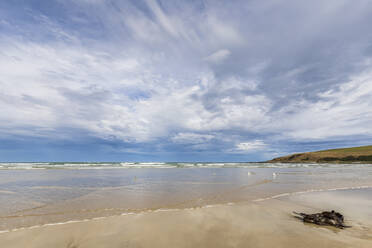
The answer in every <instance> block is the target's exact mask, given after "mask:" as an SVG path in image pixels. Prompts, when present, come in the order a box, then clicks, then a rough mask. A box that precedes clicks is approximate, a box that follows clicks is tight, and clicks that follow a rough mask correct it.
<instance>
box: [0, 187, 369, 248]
mask: <svg viewBox="0 0 372 248" xmlns="http://www.w3.org/2000/svg"><path fill="white" fill-rule="evenodd" d="M369 193H371V192H369ZM322 194H323V193H315V194H312V195H311V196H306V199H302V198H303V196H301V197H298V196H292V197H283V198H281V199H271V200H266V201H261V202H256V203H245V204H237V205H231V204H230V205H216V206H207V207H204V208H193V209H182V210H180V209H170V210H156V211H148V212H144V213H139V214H125V215H123V216H112V217H107V218H102V219H95V220H89V221H83V222H80V223H67V224H55V225H50V226H44V227H34V228H32V229H25V230H18V231H13V232H9V233H2V234H0V246H1V247H9V248H12V247H30V248H34V247H35V248H36V247H40V248H41V247H45V248H46V247H61V248H77V247H79V248H83V247H90V248H95V247H338V248H340V247H366V248H367V247H371V246H372V231H371V230H372V229H371V228H372V225H371V222H370V220H364V221H363V215H364V217H366V215H365V214H367V216H368V214H371V211H370V212H369V213H363V214H362V215H361V214H360V213H359V210H358V209H357V207H358V202H357V201H355V200H356V199H355V198H353V197H351V198H349V199H348V200H349V202H350V201H352V202H353V204H352V205H354V207H355V208H354V209H353V208H351V205H350V204H349V205H348V206H345V205H344V202H340V195H338V194H336V196H332V193H329V192H327V195H326V197H327V198H328V200H332V201H333V204H335V205H338V208H339V209H343V210H344V211H343V212H344V213H345V214H346V216H347V219H346V222H347V223H348V224H351V225H352V226H353V227H352V228H348V229H343V230H340V229H336V228H333V227H319V226H314V225H311V224H304V223H302V222H301V221H299V220H298V219H296V218H294V217H293V216H292V215H291V211H292V210H296V211H307V212H314V211H317V210H318V209H319V207H320V206H321V205H322V204H323V203H322V201H317V202H316V203H315V204H314V205H313V206H311V204H309V202H312V201H313V200H314V199H323V200H324V196H322ZM337 199H338V200H339V202H336V201H337ZM339 203H342V205H339ZM365 203H366V201H364V202H361V204H362V205H363V204H365ZM371 203H372V201H371V200H369V201H368V204H371ZM323 207H324V205H323ZM364 210H365V208H364ZM364 210H363V211H364Z"/></svg>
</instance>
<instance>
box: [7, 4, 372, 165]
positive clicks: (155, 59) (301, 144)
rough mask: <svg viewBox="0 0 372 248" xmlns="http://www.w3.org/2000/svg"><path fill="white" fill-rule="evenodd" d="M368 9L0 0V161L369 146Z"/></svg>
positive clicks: (217, 157) (262, 155)
mask: <svg viewBox="0 0 372 248" xmlns="http://www.w3.org/2000/svg"><path fill="white" fill-rule="evenodd" d="M371 23H372V2H371V1H369V0H358V1H353V0H328V1H324V0H313V1H305V0H304V1H298V0H266V1H261V0H234V1H222V0H221V1H220V0H210V1H209V0H133V1H129V0H123V1H115V0H12V1H0V160H1V161H53V160H54V161H61V160H64V161H135V160H136V161H262V160H266V159H269V158H272V157H275V156H279V155H284V154H287V153H292V152H301V151H313V150H319V149H325V148H334V147H345V146H357V145H367V144H372V31H371Z"/></svg>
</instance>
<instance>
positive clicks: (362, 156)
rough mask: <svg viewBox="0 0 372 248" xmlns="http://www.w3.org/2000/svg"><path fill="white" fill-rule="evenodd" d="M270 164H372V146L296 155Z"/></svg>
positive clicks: (281, 158)
mask: <svg viewBox="0 0 372 248" xmlns="http://www.w3.org/2000/svg"><path fill="white" fill-rule="evenodd" d="M267 162H270V163H372V146H360V147H351V148H340V149H331V150H324V151H316V152H305V153H296V154H292V155H288V156H284V157H279V158H274V159H272V160H270V161H267Z"/></svg>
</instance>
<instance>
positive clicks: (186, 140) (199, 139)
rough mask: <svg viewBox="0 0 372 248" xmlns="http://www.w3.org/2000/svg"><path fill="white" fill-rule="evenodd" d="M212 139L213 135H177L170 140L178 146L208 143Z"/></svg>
mask: <svg viewBox="0 0 372 248" xmlns="http://www.w3.org/2000/svg"><path fill="white" fill-rule="evenodd" d="M213 138H214V135H210V134H198V133H178V134H176V135H175V136H173V137H172V138H171V140H172V141H173V142H174V143H179V144H200V143H208V142H209V141H210V140H212V139H213Z"/></svg>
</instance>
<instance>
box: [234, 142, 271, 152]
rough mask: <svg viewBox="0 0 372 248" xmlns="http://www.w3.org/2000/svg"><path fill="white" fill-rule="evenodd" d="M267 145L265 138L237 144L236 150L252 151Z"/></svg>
mask: <svg viewBox="0 0 372 248" xmlns="http://www.w3.org/2000/svg"><path fill="white" fill-rule="evenodd" d="M266 147H267V144H265V142H264V141H263V140H253V141H248V142H242V143H239V144H237V145H236V150H238V151H244V152H251V151H257V150H263V149H265V148H266Z"/></svg>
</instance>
